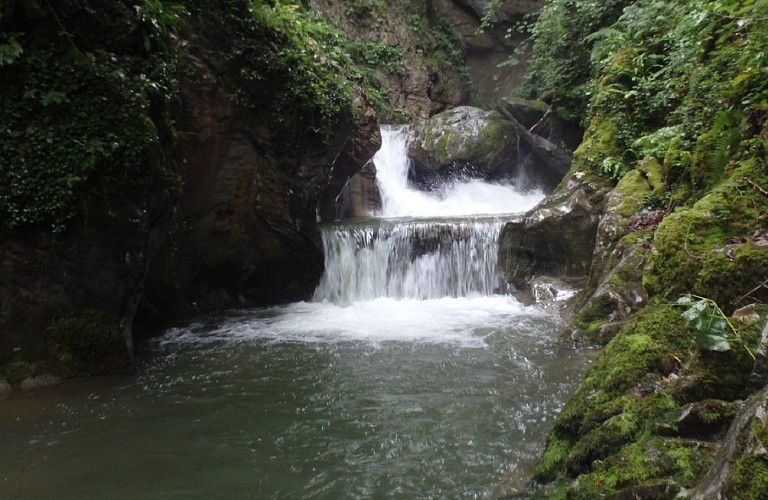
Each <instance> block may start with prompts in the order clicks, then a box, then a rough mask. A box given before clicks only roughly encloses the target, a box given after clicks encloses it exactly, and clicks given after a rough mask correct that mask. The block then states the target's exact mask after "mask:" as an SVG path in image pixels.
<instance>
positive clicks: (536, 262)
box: [499, 178, 599, 290]
mask: <svg viewBox="0 0 768 500" xmlns="http://www.w3.org/2000/svg"><path fill="white" fill-rule="evenodd" d="M598 220H599V217H598V209H597V207H595V206H593V204H592V203H591V201H590V199H589V196H588V193H587V187H586V186H584V185H582V184H581V183H580V182H578V180H577V179H575V178H574V179H571V180H570V181H569V182H568V183H567V184H566V186H564V188H563V189H561V190H560V191H558V192H557V193H555V194H553V195H552V196H549V197H548V198H546V199H545V200H544V201H543V202H542V203H540V204H539V205H538V206H537V207H535V208H534V209H533V210H531V211H530V212H528V213H527V214H526V215H525V217H523V218H522V219H521V220H519V221H513V222H508V223H507V224H506V225H505V226H504V229H503V230H502V233H501V237H500V243H499V265H500V268H501V269H502V272H503V274H504V279H505V281H506V282H507V283H509V284H511V285H512V286H513V287H515V288H517V289H519V290H525V289H528V287H529V285H530V283H531V280H532V279H533V278H534V277H536V276H539V275H548V276H554V277H557V278H560V279H565V280H570V281H573V280H577V281H581V280H583V279H584V278H586V277H587V276H588V274H589V270H590V264H591V260H592V252H593V250H594V247H595V234H596V232H597V223H598Z"/></svg>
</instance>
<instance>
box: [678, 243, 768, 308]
mask: <svg viewBox="0 0 768 500" xmlns="http://www.w3.org/2000/svg"><path fill="white" fill-rule="evenodd" d="M766 276H768V246H756V245H755V243H754V242H752V241H748V242H747V243H744V244H740V245H735V248H732V247H731V248H728V247H726V248H723V249H722V250H720V251H718V252H716V253H711V254H709V255H708V256H707V257H706V258H705V259H703V262H702V264H701V270H700V271H699V274H698V276H697V280H696V283H695V285H694V287H693V293H695V294H697V295H700V296H706V297H709V298H711V299H712V300H714V301H715V302H717V303H718V304H726V305H731V304H733V306H736V305H738V303H737V302H738V301H739V300H740V299H741V298H742V297H744V296H745V295H747V294H748V293H749V291H750V290H753V289H756V288H757V289H758V290H757V292H755V294H756V295H757V297H758V298H759V297H765V293H761V290H760V289H759V285H760V283H762V282H763V281H764V280H765V277H766ZM755 294H753V296H754V295H755ZM749 300H750V301H751V300H754V298H751V299H749ZM733 308H734V307H728V308H727V310H726V313H728V312H731V310H732V309H733Z"/></svg>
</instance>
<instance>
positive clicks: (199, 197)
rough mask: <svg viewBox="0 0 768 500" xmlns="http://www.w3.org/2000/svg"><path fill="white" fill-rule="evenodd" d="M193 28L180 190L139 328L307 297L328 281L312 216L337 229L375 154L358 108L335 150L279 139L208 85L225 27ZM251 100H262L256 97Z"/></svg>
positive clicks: (271, 125) (198, 23)
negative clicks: (348, 187) (349, 190)
mask: <svg viewBox="0 0 768 500" xmlns="http://www.w3.org/2000/svg"><path fill="white" fill-rule="evenodd" d="M191 23H192V27H193V29H194V31H195V43H194V44H192V45H191V46H190V50H189V52H188V54H187V55H186V56H185V57H186V60H185V61H184V65H185V66H186V67H187V68H188V70H187V75H188V76H187V78H185V79H184V80H183V81H182V82H181V100H180V106H179V110H178V112H177V120H178V127H179V128H180V129H181V130H184V131H185V132H186V133H185V134H184V135H183V136H182V137H181V138H180V140H179V142H178V144H177V147H176V150H175V152H176V155H177V156H178V158H179V162H180V163H182V164H183V165H184V170H183V181H184V185H185V188H184V192H183V195H182V198H181V200H180V203H179V207H178V213H177V223H176V225H175V228H174V231H173V232H172V233H171V235H170V236H169V238H168V241H167V242H166V244H165V246H164V247H163V251H162V253H161V255H160V256H159V257H158V259H157V260H156V261H155V263H154V264H153V267H152V269H151V273H150V280H149V283H148V287H147V294H146V299H145V307H144V309H143V314H144V318H145V320H147V319H151V318H155V317H157V318H168V317H180V316H185V315H189V314H193V313H196V312H199V311H207V310H217V309H222V308H227V307H240V306H249V305H262V304H272V303H280V302H287V301H293V300H300V299H303V298H306V297H308V296H311V294H312V291H313V290H314V287H315V285H316V283H317V281H318V280H319V278H320V275H321V274H322V270H323V259H322V254H321V251H320V244H319V241H318V231H317V222H318V216H319V215H321V216H324V218H328V219H331V220H332V219H333V218H335V215H336V214H335V206H336V197H337V196H338V194H339V192H340V191H341V189H342V188H343V186H344V184H345V183H346V182H347V179H348V178H349V177H350V176H351V175H352V174H353V173H355V172H356V171H357V170H358V169H360V167H361V166H362V165H364V164H365V163H366V161H367V160H368V159H369V158H370V157H371V156H372V155H373V153H374V152H375V151H376V149H378V147H379V144H380V142H379V141H380V139H379V135H378V123H377V120H376V116H375V114H374V113H373V111H372V110H371V108H370V107H367V106H365V105H364V103H365V102H364V101H362V100H361V102H362V103H363V105H364V107H363V108H362V111H361V112H360V114H359V117H358V118H357V119H356V120H353V119H352V118H351V117H350V118H348V119H346V120H345V121H344V122H342V123H339V124H337V126H336V128H335V131H334V134H333V136H332V137H330V138H325V137H322V136H319V135H318V134H314V133H312V132H311V131H308V130H304V131H302V130H296V133H295V134H293V135H285V136H280V135H276V134H275V133H274V131H275V121H276V119H277V117H275V116H271V115H269V114H268V113H265V112H264V110H263V108H261V107H259V106H258V105H254V106H241V105H238V104H237V103H236V102H234V100H233V98H232V96H231V95H230V94H229V93H228V92H227V91H226V90H224V89H223V88H222V86H221V85H217V84H216V83H215V82H217V81H218V80H219V79H220V78H221V76H220V74H219V73H220V72H221V71H222V70H223V69H224V68H221V67H220V66H219V61H218V54H221V53H226V51H227V46H226V44H227V43H229V42H230V41H228V40H222V39H221V38H220V31H221V29H222V28H221V26H219V25H218V24H217V23H216V22H215V21H214V20H213V19H211V18H209V17H206V16H205V15H204V14H203V15H201V16H200V17H198V18H193V19H192V20H191ZM225 69H226V71H228V72H233V73H234V74H237V71H238V70H237V68H225ZM251 98H252V99H254V101H255V102H256V103H258V102H259V101H260V100H262V99H268V98H269V96H268V95H261V94H259V92H258V90H252V91H251ZM361 99H362V98H361Z"/></svg>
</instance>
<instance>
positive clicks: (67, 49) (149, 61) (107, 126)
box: [0, 0, 183, 231]
mask: <svg viewBox="0 0 768 500" xmlns="http://www.w3.org/2000/svg"><path fill="white" fill-rule="evenodd" d="M15 3H17V4H18V3H21V2H15ZM108 5H109V7H107V6H101V7H100V8H102V9H105V10H107V12H104V11H102V10H99V9H97V8H91V7H90V6H89V5H88V2H87V1H85V0H81V1H78V2H72V3H67V4H42V6H38V8H39V9H40V11H38V12H33V13H31V14H28V11H27V10H25V9H21V8H18V9H16V11H15V12H16V13H15V16H11V17H9V18H7V19H6V18H3V19H2V21H1V22H0V40H3V41H4V42H3V43H0V82H2V85H0V97H1V99H2V102H3V106H2V109H0V227H5V228H15V227H19V226H25V225H35V224H46V225H49V227H50V228H51V229H53V230H54V231H62V230H63V229H64V228H65V225H66V221H67V220H68V219H70V218H71V217H73V216H74V215H75V214H78V213H83V212H84V211H86V210H87V206H89V205H92V204H95V203H99V204H101V206H103V205H105V204H106V205H109V204H110V203H111V201H110V200H111V198H112V197H115V198H121V197H125V198H127V199H129V200H131V199H132V200H133V201H132V203H136V201H138V200H137V198H138V197H139V194H138V191H139V190H141V189H144V187H145V186H146V184H147V182H148V179H151V178H152V177H153V174H152V171H153V168H154V165H153V161H152V160H151V158H153V157H155V155H156V151H157V150H158V149H159V148H161V147H162V143H163V142H164V141H167V140H169V139H170V135H172V131H171V124H170V121H169V119H168V118H167V115H166V112H167V108H168V106H169V104H170V101H171V99H172V98H173V96H174V94H175V91H176V90H175V87H176V82H175V80H174V78H173V72H174V65H175V58H174V51H173V48H172V47H171V45H170V42H169V37H170V35H171V33H172V31H173V30H174V29H176V28H177V27H178V26H179V25H180V23H181V15H182V13H183V12H182V10H181V9H180V8H179V7H178V6H166V4H164V3H162V2H159V1H157V0H151V1H146V2H127V3H126V4H125V5H123V4H114V5H112V4H108ZM54 7H55V8H54ZM166 7H167V8H166ZM83 9H86V10H85V11H84V10H83ZM88 9H90V10H88ZM111 9H113V10H114V12H113V11H112V10H111ZM11 12H12V10H11ZM84 12H85V13H84ZM109 14H114V16H115V17H113V19H111V21H110V22H109V23H105V24H106V25H105V26H102V27H100V28H99V29H96V28H94V30H93V31H89V30H83V29H81V26H90V24H91V23H93V22H96V21H97V20H98V22H103V20H104V19H107V18H108V17H109ZM27 15H29V16H30V17H29V18H28V17H27ZM51 25H56V26H58V27H59V29H58V30H48V29H46V28H45V26H51ZM11 27H12V28H13V29H14V31H13V32H9V31H7V30H9V29H10V28H11ZM17 30H19V31H17ZM20 30H23V31H20ZM107 32H109V36H105V35H106V33H107Z"/></svg>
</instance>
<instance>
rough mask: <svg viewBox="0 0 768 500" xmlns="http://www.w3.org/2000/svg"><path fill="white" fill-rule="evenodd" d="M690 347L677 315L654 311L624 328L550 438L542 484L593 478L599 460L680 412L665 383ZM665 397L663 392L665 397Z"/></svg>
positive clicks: (669, 310)
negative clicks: (558, 479)
mask: <svg viewBox="0 0 768 500" xmlns="http://www.w3.org/2000/svg"><path fill="white" fill-rule="evenodd" d="M690 346H691V341H690V338H689V336H688V335H687V332H686V327H685V324H684V322H683V320H682V318H681V317H680V313H679V311H678V310H675V309H674V308H671V307H652V308H646V309H644V310H642V311H640V312H639V313H638V314H637V315H635V316H634V317H633V318H631V319H630V320H629V321H627V323H625V325H624V326H623V327H622V329H621V331H620V332H619V333H618V334H617V335H616V337H614V339H613V340H611V341H610V342H609V343H608V345H607V346H606V347H605V349H604V350H603V352H602V353H601V355H600V357H599V358H598V360H597V361H596V362H595V364H594V365H593V366H592V367H591V368H590V370H589V371H588V373H587V374H586V376H585V378H584V382H583V383H582V385H581V387H580V388H579V391H578V392H577V393H576V395H574V397H573V398H571V400H570V401H568V403H567V404H566V405H565V407H564V408H563V410H562V412H561V413H560V415H559V416H558V418H557V421H556V422H555V428H554V430H553V431H552V434H551V435H550V439H549V443H548V445H547V450H546V452H545V454H544V457H546V460H544V459H542V460H543V461H542V462H540V464H539V465H538V466H537V468H536V477H537V479H538V480H549V479H552V478H554V477H556V476H557V475H558V474H562V473H564V472H567V475H569V476H570V477H577V476H578V475H580V474H582V473H585V472H588V471H589V469H590V468H591V466H592V464H593V462H594V461H595V460H599V459H603V458H606V457H607V456H610V455H611V454H613V453H615V452H617V451H619V450H620V449H621V448H622V447H623V446H624V445H625V444H626V443H628V442H631V441H632V440H633V439H634V438H635V436H637V435H639V434H641V433H644V432H649V430H650V429H652V428H654V426H655V419H657V418H659V416H660V415H662V414H664V413H666V412H668V411H669V410H671V409H674V408H675V407H676V403H675V402H674V400H673V399H672V398H671V397H670V396H669V395H668V394H666V393H665V392H664V391H661V389H662V388H663V386H664V385H665V384H666V383H667V382H665V381H664V380H665V377H666V376H667V375H668V374H670V373H673V372H675V371H676V370H677V368H678V365H677V359H685V358H687V357H688V352H689V348H690ZM660 391H661V392H660Z"/></svg>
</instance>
